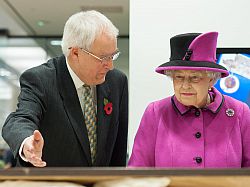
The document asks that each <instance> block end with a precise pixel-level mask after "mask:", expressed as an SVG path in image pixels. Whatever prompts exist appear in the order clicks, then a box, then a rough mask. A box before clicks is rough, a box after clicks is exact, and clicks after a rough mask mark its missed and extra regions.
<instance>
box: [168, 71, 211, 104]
mask: <svg viewBox="0 0 250 187" xmlns="http://www.w3.org/2000/svg"><path fill="white" fill-rule="evenodd" d="M172 78H173V85H174V92H175V96H176V98H177V100H178V101H179V102H180V103H182V104H183V105H185V106H195V107H197V108H201V107H204V106H205V105H206V104H207V97H208V89H209V88H211V87H212V86H213V78H209V77H208V76H207V74H206V72H205V71H193V70H177V71H174V72H173V75H172Z"/></svg>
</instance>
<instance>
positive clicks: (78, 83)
mask: <svg viewBox="0 0 250 187" xmlns="http://www.w3.org/2000/svg"><path fill="white" fill-rule="evenodd" d="M66 64H67V68H68V70H69V74H70V76H71V78H72V80H73V83H74V85H75V87H76V89H78V88H80V87H82V85H84V82H83V81H81V79H79V77H78V76H77V75H76V74H75V72H74V71H73V70H72V69H71V67H70V65H69V64H68V59H67V58H66Z"/></svg>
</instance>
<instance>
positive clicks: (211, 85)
mask: <svg viewBox="0 0 250 187" xmlns="http://www.w3.org/2000/svg"><path fill="white" fill-rule="evenodd" d="M214 83H215V79H214V78H210V80H209V89H210V88H212V87H213V86H214Z"/></svg>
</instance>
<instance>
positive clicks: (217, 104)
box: [171, 87, 224, 115]
mask: <svg viewBox="0 0 250 187" xmlns="http://www.w3.org/2000/svg"><path fill="white" fill-rule="evenodd" d="M209 95H210V97H211V98H212V100H213V102H212V103H210V104H209V105H207V106H206V107H204V108H202V109H207V110H210V111H211V112H212V113H214V114H216V113H218V112H219V111H220V109H221V106H222V105H223V103H224V97H223V95H222V94H221V93H220V92H219V91H218V90H217V89H216V88H214V87H213V88H212V89H211V91H209ZM171 102H172V105H173V107H174V108H175V110H176V111H177V112H178V113H180V114H181V115H184V114H186V113H188V112H189V111H191V110H192V109H196V108H195V107H188V106H185V105H183V104H181V103H180V102H179V101H178V100H177V99H176V97H175V95H174V96H172V97H171Z"/></svg>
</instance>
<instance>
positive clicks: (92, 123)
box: [83, 85, 97, 163]
mask: <svg viewBox="0 0 250 187" xmlns="http://www.w3.org/2000/svg"><path fill="white" fill-rule="evenodd" d="M83 88H84V95H83V105H84V118H85V124H86V127H87V130H88V137H89V144H90V152H91V159H92V163H95V158H96V144H97V137H96V110H95V105H94V99H93V95H92V94H91V88H90V86H87V85H84V86H83Z"/></svg>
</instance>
